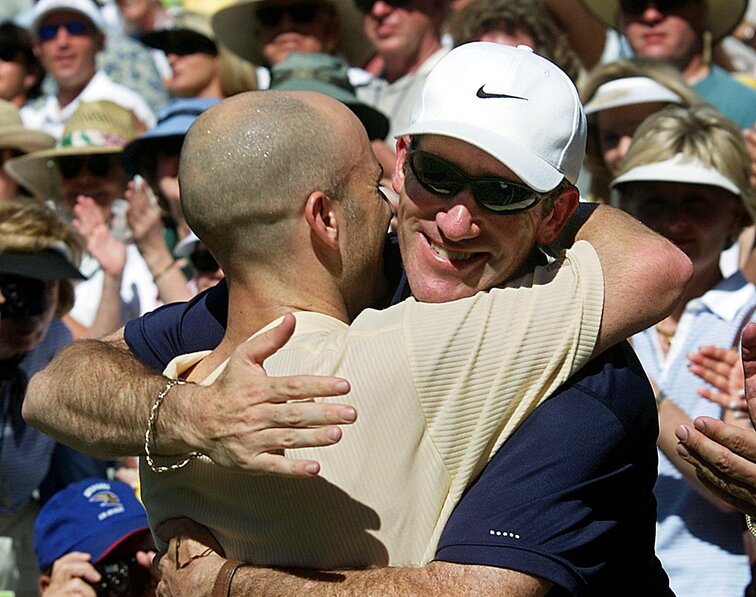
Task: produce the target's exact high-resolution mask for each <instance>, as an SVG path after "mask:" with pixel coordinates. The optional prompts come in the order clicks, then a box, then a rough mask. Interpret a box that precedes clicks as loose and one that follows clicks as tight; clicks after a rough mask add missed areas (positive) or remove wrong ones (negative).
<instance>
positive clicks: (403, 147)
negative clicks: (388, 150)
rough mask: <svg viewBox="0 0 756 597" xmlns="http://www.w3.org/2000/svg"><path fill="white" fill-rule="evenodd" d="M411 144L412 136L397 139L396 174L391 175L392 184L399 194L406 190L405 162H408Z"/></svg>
mask: <svg viewBox="0 0 756 597" xmlns="http://www.w3.org/2000/svg"><path fill="white" fill-rule="evenodd" d="M409 145H410V138H409V137H407V136H404V137H399V138H398V139H397V140H396V166H395V167H394V174H393V175H392V176H391V186H392V187H394V191H396V193H397V194H399V195H401V194H402V191H403V190H404V164H405V163H406V162H407V152H408V151H409Z"/></svg>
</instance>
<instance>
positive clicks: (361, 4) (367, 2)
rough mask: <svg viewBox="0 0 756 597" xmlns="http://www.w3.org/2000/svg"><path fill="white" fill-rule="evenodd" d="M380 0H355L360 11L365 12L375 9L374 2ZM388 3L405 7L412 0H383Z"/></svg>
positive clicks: (395, 6) (397, 6) (396, 6)
mask: <svg viewBox="0 0 756 597" xmlns="http://www.w3.org/2000/svg"><path fill="white" fill-rule="evenodd" d="M377 1H378V0H354V5H355V6H356V7H357V9H358V10H359V11H360V12H363V13H365V14H367V13H369V12H370V11H371V10H373V4H375V3H376V2H377ZM383 1H384V2H385V3H386V4H389V5H391V6H393V7H394V8H404V7H405V6H407V4H409V3H410V0H383Z"/></svg>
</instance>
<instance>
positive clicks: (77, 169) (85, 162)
mask: <svg viewBox="0 0 756 597" xmlns="http://www.w3.org/2000/svg"><path fill="white" fill-rule="evenodd" d="M114 164H115V160H114V159H113V156H111V155H96V154H95V155H90V156H87V157H82V156H63V157H61V158H58V169H59V170H60V175H61V176H62V177H63V179H64V180H70V179H71V178H75V177H77V176H78V175H79V174H81V172H82V170H84V169H86V170H87V172H89V173H90V174H91V175H92V176H97V177H100V178H104V177H105V176H107V175H108V174H110V172H111V170H112V169H113V166H114Z"/></svg>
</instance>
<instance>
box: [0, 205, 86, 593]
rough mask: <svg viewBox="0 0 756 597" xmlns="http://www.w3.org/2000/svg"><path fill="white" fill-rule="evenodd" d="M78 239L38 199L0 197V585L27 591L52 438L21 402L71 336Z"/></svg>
mask: <svg viewBox="0 0 756 597" xmlns="http://www.w3.org/2000/svg"><path fill="white" fill-rule="evenodd" d="M81 251H82V246H81V242H80V240H79V238H78V237H77V235H76V234H75V233H74V231H73V230H72V229H71V228H70V227H69V226H68V225H66V223H65V222H64V221H63V220H62V219H60V217H59V216H58V215H56V214H55V213H54V212H53V211H52V210H51V209H49V208H48V207H46V206H45V205H43V204H42V203H39V202H37V201H29V200H27V201H23V202H22V201H0V380H2V381H1V383H0V400H1V401H2V404H3V405H4V406H3V409H2V419H0V470H2V471H3V472H2V477H3V482H2V483H1V484H0V537H2V540H0V590H10V591H16V594H17V595H34V594H35V591H34V588H35V583H34V578H35V576H36V575H35V571H34V566H33V562H34V554H33V552H32V550H31V535H32V527H33V524H34V517H35V516H36V513H37V509H38V507H39V505H38V503H37V500H35V499H34V498H33V497H32V494H33V492H34V491H35V490H37V489H38V488H39V486H40V484H41V483H42V481H43V479H44V478H45V476H46V475H47V473H48V471H49V468H50V459H51V456H52V453H53V449H54V448H55V440H53V439H52V438H51V437H48V436H47V435H45V434H44V433H42V432H41V431H37V430H36V429H33V428H31V427H28V426H27V425H26V424H25V423H24V421H23V419H22V418H21V406H22V403H23V400H24V395H25V392H26V386H27V382H28V380H29V378H30V377H31V376H32V375H33V374H34V373H36V372H37V371H39V370H40V369H42V368H43V367H45V365H47V363H49V362H50V360H51V359H52V358H53V356H55V354H56V352H57V351H58V350H59V349H60V348H62V347H63V346H65V345H66V344H68V343H69V342H70V341H71V333H70V332H69V331H68V329H66V326H65V325H63V323H62V322H61V320H60V317H62V316H63V315H64V314H65V313H66V312H68V310H69V309H70V308H71V306H72V304H73V298H74V293H73V286H72V284H71V280H81V279H83V278H84V276H83V275H82V274H81V273H80V272H79V270H78V269H77V265H78V263H79V258H80V255H81Z"/></svg>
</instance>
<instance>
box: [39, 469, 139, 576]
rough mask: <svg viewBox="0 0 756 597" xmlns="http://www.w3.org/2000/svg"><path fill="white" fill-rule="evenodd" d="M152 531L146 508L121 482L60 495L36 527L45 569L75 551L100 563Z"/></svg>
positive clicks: (90, 482) (100, 482)
mask: <svg viewBox="0 0 756 597" xmlns="http://www.w3.org/2000/svg"><path fill="white" fill-rule="evenodd" d="M147 530H149V525H148V523H147V514H146V513H145V511H144V506H142V504H141V502H140V501H139V500H138V499H137V497H136V494H135V493H134V490H133V489H132V488H131V487H130V486H129V485H127V484H126V483H123V482H121V481H107V480H105V479H96V478H92V479H85V480H84V481H79V482H77V483H72V484H71V485H69V486H68V487H66V488H65V489H63V490H61V491H59V492H58V493H56V494H55V495H54V496H53V497H52V498H50V501H48V502H47V503H46V504H45V505H44V506H43V507H42V509H41V510H40V511H39V514H38V515H37V520H36V522H35V523H34V553H35V554H36V556H37V563H38V564H39V569H40V570H47V569H48V568H50V567H51V566H52V565H53V563H54V562H55V560H57V559H58V558H60V557H62V556H64V555H66V554H67V553H70V552H72V551H81V552H84V553H88V554H90V555H91V556H92V561H93V562H99V561H100V560H101V559H103V558H104V557H105V556H107V555H108V554H109V553H110V552H111V551H112V550H113V549H115V548H116V547H118V545H120V544H121V543H122V542H123V541H125V540H126V539H128V538H129V537H131V536H133V535H135V534H137V533H140V532H144V531H147Z"/></svg>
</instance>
